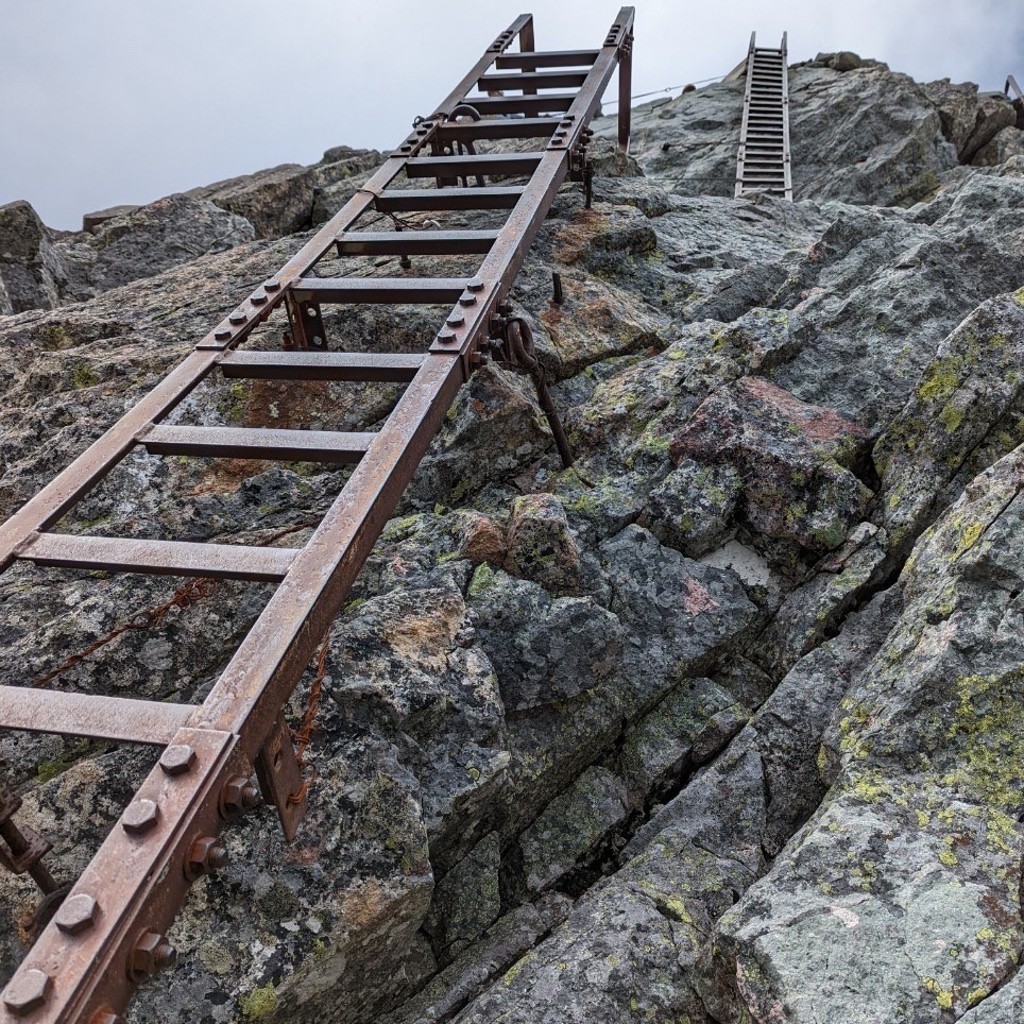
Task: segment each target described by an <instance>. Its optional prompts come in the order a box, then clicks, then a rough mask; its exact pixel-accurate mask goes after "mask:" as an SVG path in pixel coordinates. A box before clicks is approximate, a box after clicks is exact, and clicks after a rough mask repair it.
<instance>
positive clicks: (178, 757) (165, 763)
mask: <svg viewBox="0 0 1024 1024" xmlns="http://www.w3.org/2000/svg"><path fill="white" fill-rule="evenodd" d="M195 763H196V752H195V751H194V750H193V749H192V748H191V747H190V746H189V745H188V744H187V743H175V744H173V745H172V746H169V747H165V748H164V752H163V753H162V754H161V755H160V767H161V768H162V769H163V770H164V772H165V774H167V775H184V774H185V772H187V771H191V770H192V768H193V767H194V765H195Z"/></svg>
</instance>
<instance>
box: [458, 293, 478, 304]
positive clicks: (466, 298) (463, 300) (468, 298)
mask: <svg viewBox="0 0 1024 1024" xmlns="http://www.w3.org/2000/svg"><path fill="white" fill-rule="evenodd" d="M459 305H460V306H475V305H476V296H475V295H461V296H459Z"/></svg>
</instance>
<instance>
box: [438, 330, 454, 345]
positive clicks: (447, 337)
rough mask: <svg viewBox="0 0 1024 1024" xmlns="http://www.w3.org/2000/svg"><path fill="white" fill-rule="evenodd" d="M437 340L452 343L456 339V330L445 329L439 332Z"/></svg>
mask: <svg viewBox="0 0 1024 1024" xmlns="http://www.w3.org/2000/svg"><path fill="white" fill-rule="evenodd" d="M437 340H438V341H439V342H441V344H442V345H450V344H451V343H452V342H453V341H455V332H454V331H449V330H447V329H445V330H443V331H441V333H440V334H438V336H437Z"/></svg>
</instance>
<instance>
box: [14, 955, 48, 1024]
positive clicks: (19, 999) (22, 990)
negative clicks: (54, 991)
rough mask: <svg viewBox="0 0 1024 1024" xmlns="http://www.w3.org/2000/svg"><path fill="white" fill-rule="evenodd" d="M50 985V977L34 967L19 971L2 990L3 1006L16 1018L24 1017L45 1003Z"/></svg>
mask: <svg viewBox="0 0 1024 1024" xmlns="http://www.w3.org/2000/svg"><path fill="white" fill-rule="evenodd" d="M52 984H53V982H52V981H51V979H50V976H49V975H48V974H47V973H46V972H45V971H40V970H38V969H37V968H35V967H30V968H29V969H28V970H27V971H19V972H18V973H17V974H16V975H15V976H14V977H13V978H12V979H11V983H10V984H9V985H8V986H7V988H5V989H4V1005H5V1006H6V1007H7V1009H8V1010H10V1011H11V1013H13V1014H14V1015H15V1016H16V1017H24V1016H26V1015H27V1014H30V1013H31V1012H32V1011H33V1010H38V1009H39V1007H40V1006H42V1005H43V1003H45V1002H46V997H47V996H48V995H49V994H50V986H51V985H52Z"/></svg>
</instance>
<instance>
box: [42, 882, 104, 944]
mask: <svg viewBox="0 0 1024 1024" xmlns="http://www.w3.org/2000/svg"><path fill="white" fill-rule="evenodd" d="M97 909H98V907H97V905H96V901H95V900H94V899H93V898H92V897H91V896H90V895H89V894H88V893H85V892H80V893H78V894H77V895H76V896H69V897H68V898H67V899H66V900H65V901H64V902H63V903H62V904H61V905H60V909H59V910H58V911H57V913H56V914H55V915H54V918H53V919H54V921H55V922H56V924H57V927H58V928H59V929H60V930H61V931H62V932H63V933H64V934H65V935H78V934H80V933H81V932H84V931H85V930H86V929H87V928H91V927H92V926H93V924H94V923H95V921H96V911H97Z"/></svg>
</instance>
